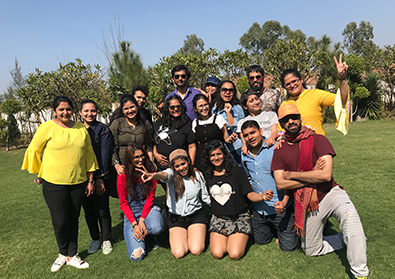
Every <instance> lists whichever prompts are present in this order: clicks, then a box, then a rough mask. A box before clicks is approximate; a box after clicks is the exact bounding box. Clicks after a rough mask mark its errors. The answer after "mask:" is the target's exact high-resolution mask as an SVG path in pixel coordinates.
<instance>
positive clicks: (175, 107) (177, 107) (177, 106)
mask: <svg viewBox="0 0 395 279" xmlns="http://www.w3.org/2000/svg"><path fill="white" fill-rule="evenodd" d="M169 109H170V110H175V109H181V105H175V106H169Z"/></svg>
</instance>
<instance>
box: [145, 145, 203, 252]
mask: <svg viewBox="0 0 395 279" xmlns="http://www.w3.org/2000/svg"><path fill="white" fill-rule="evenodd" d="M169 160H170V168H168V169H166V170H165V171H163V172H157V173H149V172H146V171H144V172H143V176H142V178H143V181H150V180H151V179H160V180H162V182H164V183H167V185H168V196H167V199H166V205H167V207H168V208H169V212H170V215H169V218H168V219H169V221H168V224H169V228H170V229H169V241H170V248H171V253H172V254H173V255H174V257H176V258H182V257H184V256H185V255H186V254H187V253H188V251H191V253H192V254H194V255H199V254H200V253H202V252H203V250H204V245H205V240H206V228H207V227H206V225H207V219H206V217H205V215H204V212H203V208H202V200H203V201H204V202H205V203H206V204H208V205H210V197H209V195H208V193H207V189H206V181H205V180H204V178H203V175H202V174H201V173H200V172H199V171H194V170H193V166H192V164H191V159H190V158H189V156H188V154H187V152H186V151H185V150H183V149H176V150H174V151H173V152H172V153H171V154H170V156H169Z"/></svg>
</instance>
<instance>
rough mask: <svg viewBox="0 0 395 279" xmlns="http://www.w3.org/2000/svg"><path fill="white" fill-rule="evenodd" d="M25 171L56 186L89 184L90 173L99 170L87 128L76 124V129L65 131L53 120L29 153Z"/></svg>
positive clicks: (37, 136) (40, 129) (38, 134)
mask: <svg viewBox="0 0 395 279" xmlns="http://www.w3.org/2000/svg"><path fill="white" fill-rule="evenodd" d="M43 149H44V152H43V155H42V159H41V151H42V150H43ZM22 169H23V170H28V171H29V172H30V173H38V177H41V178H43V179H45V180H46V181H48V182H50V183H53V184H61V185H68V184H70V185H75V184H79V183H83V182H85V181H86V180H87V179H88V177H87V172H92V171H95V170H97V169H98V163H97V160H96V156H95V153H94V152H93V148H92V143H91V138H90V136H89V134H88V131H87V130H86V128H85V126H84V125H83V124H82V123H79V122H76V123H75V124H74V126H73V127H72V128H63V127H61V126H59V125H58V124H56V123H55V122H54V121H53V120H51V121H48V122H45V123H43V124H41V125H40V126H39V127H38V129H37V131H36V133H35V134H34V137H33V139H32V141H31V143H30V145H29V147H28V148H27V150H26V153H25V158H24V159H23V164H22Z"/></svg>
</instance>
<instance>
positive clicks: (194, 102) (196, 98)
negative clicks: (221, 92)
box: [192, 94, 212, 120]
mask: <svg viewBox="0 0 395 279" xmlns="http://www.w3.org/2000/svg"><path fill="white" fill-rule="evenodd" d="M201 99H203V100H205V101H206V102H207V103H208V117H210V116H211V115H212V112H211V104H210V102H209V101H208V98H207V97H206V96H204V95H203V94H197V95H196V96H195V97H193V100H192V104H193V108H194V109H195V112H196V117H197V119H199V120H201V119H202V116H201V115H200V113H198V112H197V107H196V103H197V102H198V101H199V100H201Z"/></svg>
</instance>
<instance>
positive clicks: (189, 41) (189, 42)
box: [177, 34, 204, 55]
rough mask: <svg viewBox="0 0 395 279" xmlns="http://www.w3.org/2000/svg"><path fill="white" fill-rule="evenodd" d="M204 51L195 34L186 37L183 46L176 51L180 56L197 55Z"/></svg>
mask: <svg viewBox="0 0 395 279" xmlns="http://www.w3.org/2000/svg"><path fill="white" fill-rule="evenodd" d="M203 51H204V42H203V40H202V39H201V38H199V37H198V36H196V34H192V35H187V38H186V40H184V45H183V46H182V47H181V48H180V49H179V50H178V51H177V53H181V54H190V53H191V54H194V55H199V54H201V53H202V52H203Z"/></svg>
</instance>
